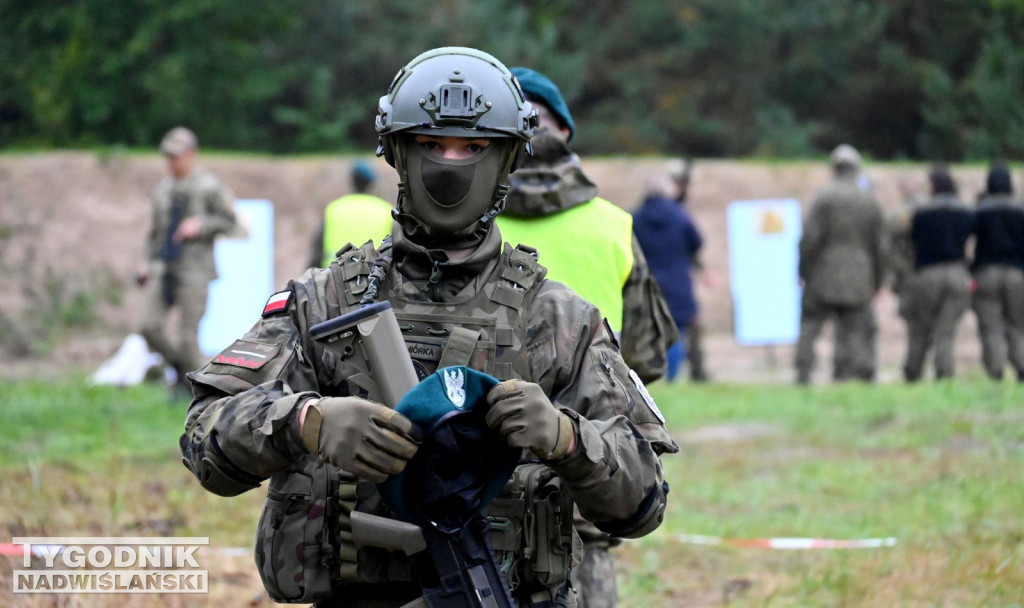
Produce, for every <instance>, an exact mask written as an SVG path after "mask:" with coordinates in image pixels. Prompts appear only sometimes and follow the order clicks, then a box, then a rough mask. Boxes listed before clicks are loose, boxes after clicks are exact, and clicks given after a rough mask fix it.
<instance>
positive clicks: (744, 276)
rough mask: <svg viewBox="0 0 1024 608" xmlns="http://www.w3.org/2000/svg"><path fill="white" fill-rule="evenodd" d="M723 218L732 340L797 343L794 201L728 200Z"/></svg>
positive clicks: (796, 222) (797, 210) (798, 230)
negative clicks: (729, 291)
mask: <svg viewBox="0 0 1024 608" xmlns="http://www.w3.org/2000/svg"><path fill="white" fill-rule="evenodd" d="M727 220H728V233H729V268H730V274H729V286H730V289H731V291H732V298H733V305H734V323H735V331H736V340H737V341H738V342H739V343H740V344H743V345H767V344H792V343H794V342H796V340H797V337H798V336H799V334H800V296H801V288H800V282H799V276H798V272H797V271H798V264H799V249H798V246H799V244H800V234H801V218H800V204H799V203H798V202H797V201H796V200H793V199H763V200H746V201H733V202H732V203H730V204H729V207H728V211H727Z"/></svg>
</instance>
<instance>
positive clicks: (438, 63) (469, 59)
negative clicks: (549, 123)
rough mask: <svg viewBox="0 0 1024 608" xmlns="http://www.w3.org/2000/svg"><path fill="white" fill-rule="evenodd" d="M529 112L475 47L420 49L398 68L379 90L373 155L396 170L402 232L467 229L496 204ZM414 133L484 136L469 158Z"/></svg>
mask: <svg viewBox="0 0 1024 608" xmlns="http://www.w3.org/2000/svg"><path fill="white" fill-rule="evenodd" d="M536 125H537V113H536V111H535V110H534V109H533V106H532V105H531V104H530V103H529V102H528V101H526V97H525V96H524V95H523V90H522V88H521V87H520V86H519V83H518V81H517V80H516V78H515V77H514V76H513V75H512V73H511V72H509V70H508V68H506V67H505V66H504V65H503V64H502V63H501V62H500V61H498V60H497V59H495V58H494V57H492V56H491V55H489V54H487V53H484V52H482V51H478V50H476V49H470V48H464V47H443V48H438V49H434V50H432V51H427V52H426V53H423V54H421V55H419V56H417V57H416V58H415V59H413V60H412V61H410V62H409V63H408V64H407V65H406V66H405V67H403V68H402V69H401V70H399V71H398V74H397V75H396V76H395V78H394V79H393V80H392V82H391V85H390V87H388V93H387V95H384V96H383V97H381V98H380V103H379V105H378V113H377V121H376V129H377V133H378V135H379V146H378V148H377V154H378V156H383V157H384V159H385V160H386V161H387V162H388V164H390V165H391V166H393V167H395V169H397V170H398V175H399V180H400V181H399V194H398V206H397V207H398V208H397V210H396V212H395V219H396V220H397V221H398V222H399V223H400V224H401V225H402V227H403V229H404V230H405V231H406V232H409V233H416V232H419V231H422V232H425V233H426V234H427V235H428V236H431V237H442V238H445V237H451V236H457V235H469V234H472V233H474V232H476V231H478V230H479V229H480V228H481V227H486V226H487V224H488V223H489V222H490V221H491V220H492V219H493V218H494V216H496V215H497V214H498V213H500V212H501V210H502V209H503V208H504V204H505V196H506V194H507V192H508V175H509V173H511V172H512V171H514V170H515V169H516V168H518V167H519V165H520V164H522V160H523V157H524V155H525V154H528V147H527V146H528V144H529V140H530V137H531V135H532V134H533V130H534V127H536ZM416 135H434V136H439V137H440V136H454V137H469V138H486V139H489V140H491V145H490V146H488V147H487V148H486V149H485V150H484V151H483V152H481V153H480V154H477V155H475V156H474V157H473V158H470V159H458V160H455V159H443V158H440V157H437V156H434V155H431V154H429V153H428V152H427V151H426V150H425V149H424V148H422V147H421V146H418V145H415V143H414V141H415V140H414V137H415V136H416Z"/></svg>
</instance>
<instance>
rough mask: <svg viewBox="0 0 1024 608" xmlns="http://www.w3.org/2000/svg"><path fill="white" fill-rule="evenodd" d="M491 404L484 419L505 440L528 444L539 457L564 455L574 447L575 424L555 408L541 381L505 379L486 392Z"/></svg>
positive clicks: (556, 457) (512, 442) (559, 456)
mask: <svg viewBox="0 0 1024 608" xmlns="http://www.w3.org/2000/svg"><path fill="white" fill-rule="evenodd" d="M487 402H488V403H489V404H490V405H491V407H490V409H488V410H487V416H486V417H485V420H486V422H487V426H489V427H491V428H492V429H494V430H496V431H498V434H500V435H501V437H502V438H503V439H504V440H505V443H507V444H509V445H510V446H512V447H516V448H528V449H529V450H530V451H531V452H533V453H534V455H536V456H537V458H542V459H544V460H557V459H559V458H565V457H566V456H567V455H568V454H569V450H570V448H572V447H573V443H574V442H573V439H574V438H575V436H576V427H575V426H573V423H572V420H571V419H569V417H568V416H566V415H565V414H563V413H562V412H560V411H559V410H558V409H557V408H555V406H554V404H552V403H551V400H550V399H548V396H547V395H545V394H544V389H542V388H541V387H540V385H539V384H535V383H533V382H527V381H525V380H505V381H504V382H499V383H498V384H495V385H494V388H492V389H491V390H490V391H488V393H487Z"/></svg>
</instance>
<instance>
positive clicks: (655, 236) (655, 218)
mask: <svg viewBox="0 0 1024 608" xmlns="http://www.w3.org/2000/svg"><path fill="white" fill-rule="evenodd" d="M645 193H646V194H645V197H644V202H643V203H642V204H641V206H640V209H639V210H637V211H636V212H635V213H634V214H633V233H634V234H635V235H636V238H637V241H638V242H639V243H640V247H641V248H642V249H643V251H644V257H646V258H647V265H648V266H649V267H650V269H651V272H652V273H653V274H654V278H655V280H657V281H658V285H659V287H661V293H662V295H663V296H664V297H665V301H666V302H667V303H668V307H669V310H670V311H671V312H672V320H674V321H675V323H676V327H678V328H679V333H680V338H681V339H680V340H679V341H678V342H676V343H675V344H674V345H673V346H672V348H671V349H669V357H668V371H667V373H666V375H665V379H666V380H668V381H669V382H671V381H673V380H674V379H675V377H676V374H677V373H678V372H679V366H680V365H681V364H682V362H683V361H685V360H686V328H687V327H689V325H690V322H691V321H692V320H693V319H694V317H696V315H697V301H696V299H695V298H694V296H693V282H692V280H691V271H692V269H693V260H694V258H695V257H696V255H697V252H698V251H700V248H701V246H702V245H703V244H704V240H703V238H701V234H700V231H698V230H697V226H696V225H695V224H694V223H693V220H692V219H691V218H690V214H689V213H687V212H686V210H685V209H684V208H683V207H682V206H681V205H680V204H679V201H678V199H677V197H678V192H677V191H676V185H675V183H674V182H673V180H672V179H671V178H670V177H669V176H667V175H661V174H656V175H654V176H652V177H651V178H650V179H649V180H648V182H647V185H646V188H645Z"/></svg>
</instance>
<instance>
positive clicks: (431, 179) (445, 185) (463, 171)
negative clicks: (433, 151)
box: [422, 158, 476, 207]
mask: <svg viewBox="0 0 1024 608" xmlns="http://www.w3.org/2000/svg"><path fill="white" fill-rule="evenodd" d="M422 168H423V186H424V187H425V188H426V189H427V193H429V194H430V196H431V197H432V198H433V199H434V201H436V202H437V204H438V205H441V206H442V207H454V206H455V205H457V204H458V203H459V201H461V200H462V199H463V198H465V197H466V194H468V193H469V189H470V187H471V186H472V185H473V176H474V175H475V174H476V165H444V164H441V163H437V162H434V161H433V160H431V159H429V158H424V159H423V165H422Z"/></svg>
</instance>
